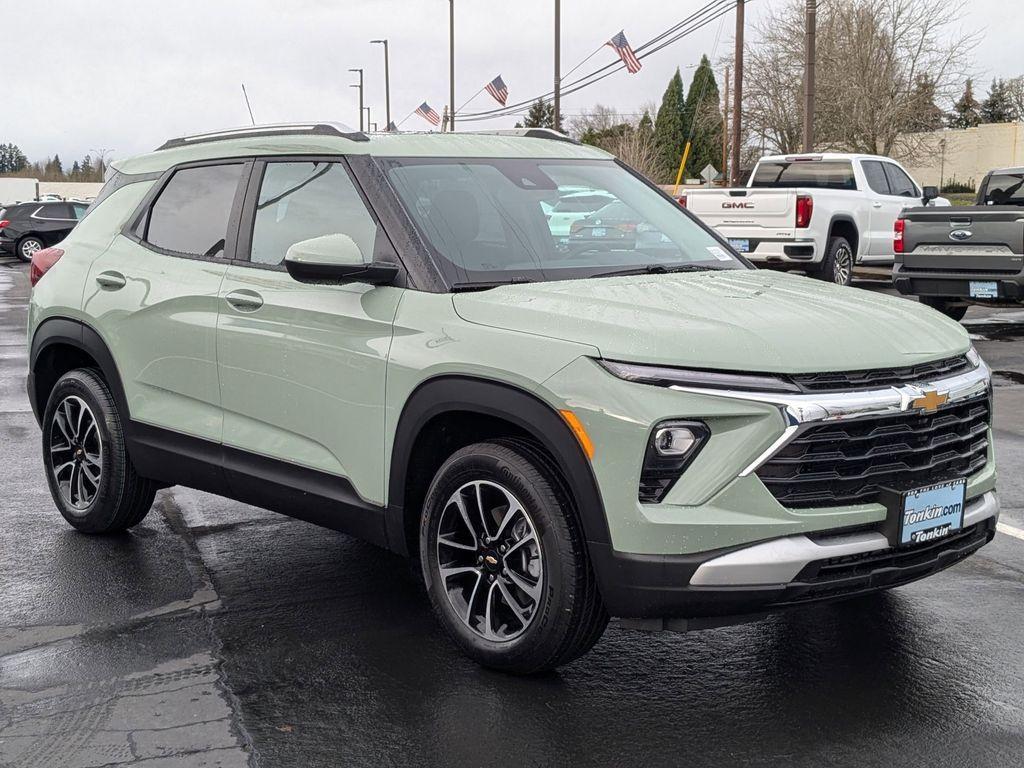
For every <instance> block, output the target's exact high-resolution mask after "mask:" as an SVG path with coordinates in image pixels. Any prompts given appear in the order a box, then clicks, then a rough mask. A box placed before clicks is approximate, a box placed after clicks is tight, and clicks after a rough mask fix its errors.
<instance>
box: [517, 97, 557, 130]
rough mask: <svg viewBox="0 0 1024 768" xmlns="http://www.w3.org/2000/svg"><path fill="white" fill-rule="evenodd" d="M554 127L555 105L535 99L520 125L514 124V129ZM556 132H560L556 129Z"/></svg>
mask: <svg viewBox="0 0 1024 768" xmlns="http://www.w3.org/2000/svg"><path fill="white" fill-rule="evenodd" d="M554 127H555V105H554V104H551V103H550V102H547V101H544V99H537V100H536V101H535V102H533V104H531V105H530V111H529V112H527V113H526V117H525V118H523V121H522V122H521V123H516V128H554ZM556 130H561V128H558V129H556Z"/></svg>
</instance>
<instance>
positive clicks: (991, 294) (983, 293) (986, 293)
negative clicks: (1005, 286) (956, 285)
mask: <svg viewBox="0 0 1024 768" xmlns="http://www.w3.org/2000/svg"><path fill="white" fill-rule="evenodd" d="M970 287H971V298H972V299H998V298H999V284H998V283H995V282H991V283H990V282H979V281H978V280H971V286H970Z"/></svg>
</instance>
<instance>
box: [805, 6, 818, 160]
mask: <svg viewBox="0 0 1024 768" xmlns="http://www.w3.org/2000/svg"><path fill="white" fill-rule="evenodd" d="M817 27H818V0H807V12H806V14H805V16H804V152H813V151H814V90H815V82H814V64H815V45H816V42H815V36H816V33H817Z"/></svg>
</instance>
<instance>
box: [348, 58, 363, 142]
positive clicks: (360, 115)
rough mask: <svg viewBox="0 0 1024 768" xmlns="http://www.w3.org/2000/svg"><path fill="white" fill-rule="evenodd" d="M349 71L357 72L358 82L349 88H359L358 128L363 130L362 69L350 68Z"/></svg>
mask: <svg viewBox="0 0 1024 768" xmlns="http://www.w3.org/2000/svg"><path fill="white" fill-rule="evenodd" d="M349 72H358V73H359V82H358V83H356V84H355V85H350V86H349V88H358V89H359V130H360V131H361V130H363V70H362V69H350V70H349Z"/></svg>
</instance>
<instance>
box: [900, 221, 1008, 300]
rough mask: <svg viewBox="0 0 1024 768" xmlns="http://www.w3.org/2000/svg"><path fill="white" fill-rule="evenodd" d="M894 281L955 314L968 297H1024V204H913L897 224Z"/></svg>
mask: <svg viewBox="0 0 1024 768" xmlns="http://www.w3.org/2000/svg"><path fill="white" fill-rule="evenodd" d="M901 229H902V238H903V252H902V253H897V254H896V263H895V265H894V267H893V283H894V284H895V286H896V289H897V290H898V291H899V292H900V293H902V294H910V295H915V296H919V297H921V300H922V301H923V302H924V303H926V304H930V305H932V306H934V307H935V308H936V309H940V310H942V311H944V312H946V314H948V315H950V316H951V317H957V316H959V317H962V316H963V312H964V311H965V309H966V305H967V303H968V302H987V303H1021V302H1024V209H1022V208H1021V207H1019V206H992V205H986V206H971V207H967V208H910V209H907V210H906V211H904V212H903V214H902V215H901V217H900V219H899V221H898V222H897V225H896V230H897V238H899V232H900V230H901Z"/></svg>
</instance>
